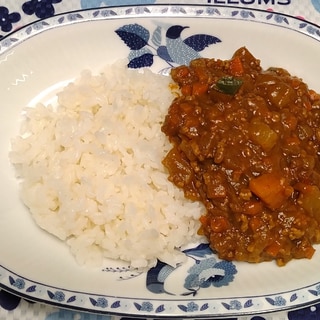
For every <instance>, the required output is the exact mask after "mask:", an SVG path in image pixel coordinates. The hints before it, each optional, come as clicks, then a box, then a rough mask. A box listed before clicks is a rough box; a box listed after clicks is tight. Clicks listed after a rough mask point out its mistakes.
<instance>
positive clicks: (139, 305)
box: [134, 302, 141, 310]
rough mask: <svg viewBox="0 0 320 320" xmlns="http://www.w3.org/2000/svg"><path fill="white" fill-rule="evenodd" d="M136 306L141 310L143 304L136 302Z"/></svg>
mask: <svg viewBox="0 0 320 320" xmlns="http://www.w3.org/2000/svg"><path fill="white" fill-rule="evenodd" d="M134 306H135V307H136V308H137V310H141V304H139V303H137V302H135V303H134Z"/></svg>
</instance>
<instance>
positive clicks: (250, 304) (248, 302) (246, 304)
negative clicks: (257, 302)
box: [243, 299, 253, 308]
mask: <svg viewBox="0 0 320 320" xmlns="http://www.w3.org/2000/svg"><path fill="white" fill-rule="evenodd" d="M252 306H253V303H252V300H251V299H250V300H248V301H247V302H246V303H245V304H244V306H243V307H244V308H250V307H252Z"/></svg>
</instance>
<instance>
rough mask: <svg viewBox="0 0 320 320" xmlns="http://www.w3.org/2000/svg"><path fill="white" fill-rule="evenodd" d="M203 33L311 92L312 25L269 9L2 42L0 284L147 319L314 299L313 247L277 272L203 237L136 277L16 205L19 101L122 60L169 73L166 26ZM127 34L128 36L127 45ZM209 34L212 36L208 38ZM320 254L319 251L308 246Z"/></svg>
mask: <svg viewBox="0 0 320 320" xmlns="http://www.w3.org/2000/svg"><path fill="white" fill-rule="evenodd" d="M175 25H180V26H187V27H188V28H187V29H185V30H184V31H183V32H182V33H181V35H180V37H177V39H185V38H187V37H189V36H193V35H199V34H202V35H203V34H205V35H209V36H210V37H207V36H201V37H200V39H201V40H200V46H198V47H197V51H199V54H200V56H202V57H215V58H221V59H228V58H230V57H231V55H232V53H233V52H234V51H235V50H236V49H238V48H239V47H241V46H246V47H247V48H248V49H249V50H250V51H251V52H252V53H253V54H254V55H255V56H256V57H257V58H259V59H261V61H262V65H263V67H264V68H266V67H268V66H281V67H283V68H286V69H288V70H289V71H290V72H291V73H292V74H294V75H297V76H299V77H302V78H303V79H304V80H305V81H306V82H307V83H308V84H309V85H310V87H311V88H313V89H315V90H316V91H320V84H319V81H318V79H319V74H320V64H319V61H318V60H319V57H320V42H319V41H320V28H319V27H317V26H315V25H313V24H311V23H309V22H307V21H303V20H299V19H296V18H293V17H290V16H285V15H281V14H277V13H274V12H267V11H259V10H244V9H240V8H234V7H224V6H165V5H150V6H137V7H119V8H99V9H93V10H86V11H78V12H70V13H66V14H63V15H59V16H56V17H53V18H50V19H47V20H42V21H38V22H36V23H34V24H31V25H29V26H27V27H25V28H23V29H21V30H19V31H17V32H15V33H12V34H10V35H9V36H7V37H6V38H4V39H3V40H2V41H1V42H0V54H1V55H0V74H1V78H0V97H1V102H2V116H1V120H0V121H1V123H0V146H1V153H0V166H1V172H0V188H1V189H0V190H1V194H2V200H1V204H0V212H1V213H0V252H1V256H0V286H1V287H3V288H4V289H6V290H9V291H11V292H13V293H15V294H18V295H20V296H23V297H26V298H28V299H30V300H35V301H40V302H43V303H47V304H52V305H57V306H60V307H64V308H70V309H77V310H85V311H90V312H97V313H111V314H130V315H136V316H149V317H180V318H184V317H193V318H197V317H208V316H210V317H211V318H213V317H222V316H223V317H225V316H235V315H246V314H255V313H265V312H272V311H281V310H287V309H291V308H297V307H302V306H304V305H309V304H311V303H315V302H317V301H319V300H320V299H319V297H320V278H319V275H318V270H319V269H320V253H319V252H318V251H317V252H316V254H315V256H314V257H313V259H312V260H298V261H292V262H290V263H289V264H288V265H287V266H285V267H283V268H279V267H277V266H276V265H275V264H274V263H273V262H271V263H261V264H248V263H227V262H225V261H220V260H219V259H218V258H217V257H216V256H215V255H214V254H213V253H212V252H211V251H210V250H209V249H208V246H207V245H206V244H194V245H191V246H190V248H189V249H188V250H185V254H186V255H187V257H188V260H187V262H186V263H185V264H184V265H182V266H180V267H177V268H171V267H169V266H167V265H165V264H161V263H160V262H159V263H158V265H157V266H156V267H155V268H152V269H150V270H149V271H148V272H144V273H141V272H139V271H138V270H132V269H130V268H129V267H128V266H126V265H125V264H123V263H121V262H118V261H105V263H104V266H103V267H102V268H98V269H97V268H85V267H80V266H78V265H77V264H76V263H75V261H74V259H73V257H72V256H71V254H70V253H69V251H68V248H67V246H66V245H64V244H63V243H61V242H60V241H59V240H57V239H55V238H53V237H51V236H50V235H48V234H47V233H46V232H44V231H42V230H40V229H39V228H38V227H37V226H36V225H35V224H34V222H33V220H32V218H31V217H30V214H29V213H28V211H27V210H26V209H25V208H24V207H23V205H22V204H21V202H20V200H19V195H18V181H17V180H16V179H15V176H14V170H13V168H12V166H11V165H10V163H9V160H8V152H9V149H10V138H11V137H13V136H14V135H16V134H17V132H18V128H19V119H20V115H21V109H22V107H24V106H26V105H33V104H34V103H36V102H38V101H41V102H43V103H47V102H48V101H51V100H52V99H53V98H54V96H55V93H56V92H57V90H59V89H61V88H62V86H64V85H65V84H66V83H67V82H68V81H70V79H73V78H74V77H76V76H78V75H79V74H80V72H81V70H83V69H87V68H90V69H91V70H93V72H99V70H101V69H102V67H103V66H104V65H106V64H107V63H112V62H113V61H116V60H117V59H119V58H128V61H129V64H130V65H131V66H134V67H137V68H139V67H143V66H149V67H150V68H152V70H153V71H154V72H161V73H163V74H167V73H168V71H169V70H170V68H171V67H172V66H176V65H178V64H180V63H182V62H183V63H184V61H185V60H181V59H182V58H185V57H186V56H188V54H189V52H175V51H174V50H173V51H172V50H171V51H170V50H168V49H169V46H168V39H167V38H166V31H167V30H168V28H169V27H172V26H175ZM132 39H134V41H133V40H132ZM214 39H215V40H214ZM318 249H319V248H318Z"/></svg>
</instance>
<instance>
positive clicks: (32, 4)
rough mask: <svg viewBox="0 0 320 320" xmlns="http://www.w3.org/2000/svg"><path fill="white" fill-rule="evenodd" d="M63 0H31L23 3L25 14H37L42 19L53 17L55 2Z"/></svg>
mask: <svg viewBox="0 0 320 320" xmlns="http://www.w3.org/2000/svg"><path fill="white" fill-rule="evenodd" d="M61 1H62V0H31V1H27V2H25V3H24V4H23V5H22V10H23V12H24V13H25V14H28V15H33V14H35V15H36V16H37V17H38V18H40V19H45V18H49V17H52V16H53V15H54V13H55V9H54V6H53V4H54V3H59V2H61Z"/></svg>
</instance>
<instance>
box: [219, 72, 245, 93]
mask: <svg viewBox="0 0 320 320" xmlns="http://www.w3.org/2000/svg"><path fill="white" fill-rule="evenodd" d="M242 83H243V81H242V80H241V79H238V78H234V77H231V76H226V77H222V78H220V79H219V80H218V81H217V83H216V87H217V89H218V90H219V91H220V92H222V93H226V94H230V95H235V94H236V93H237V92H238V90H239V89H240V88H241V86H242Z"/></svg>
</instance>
